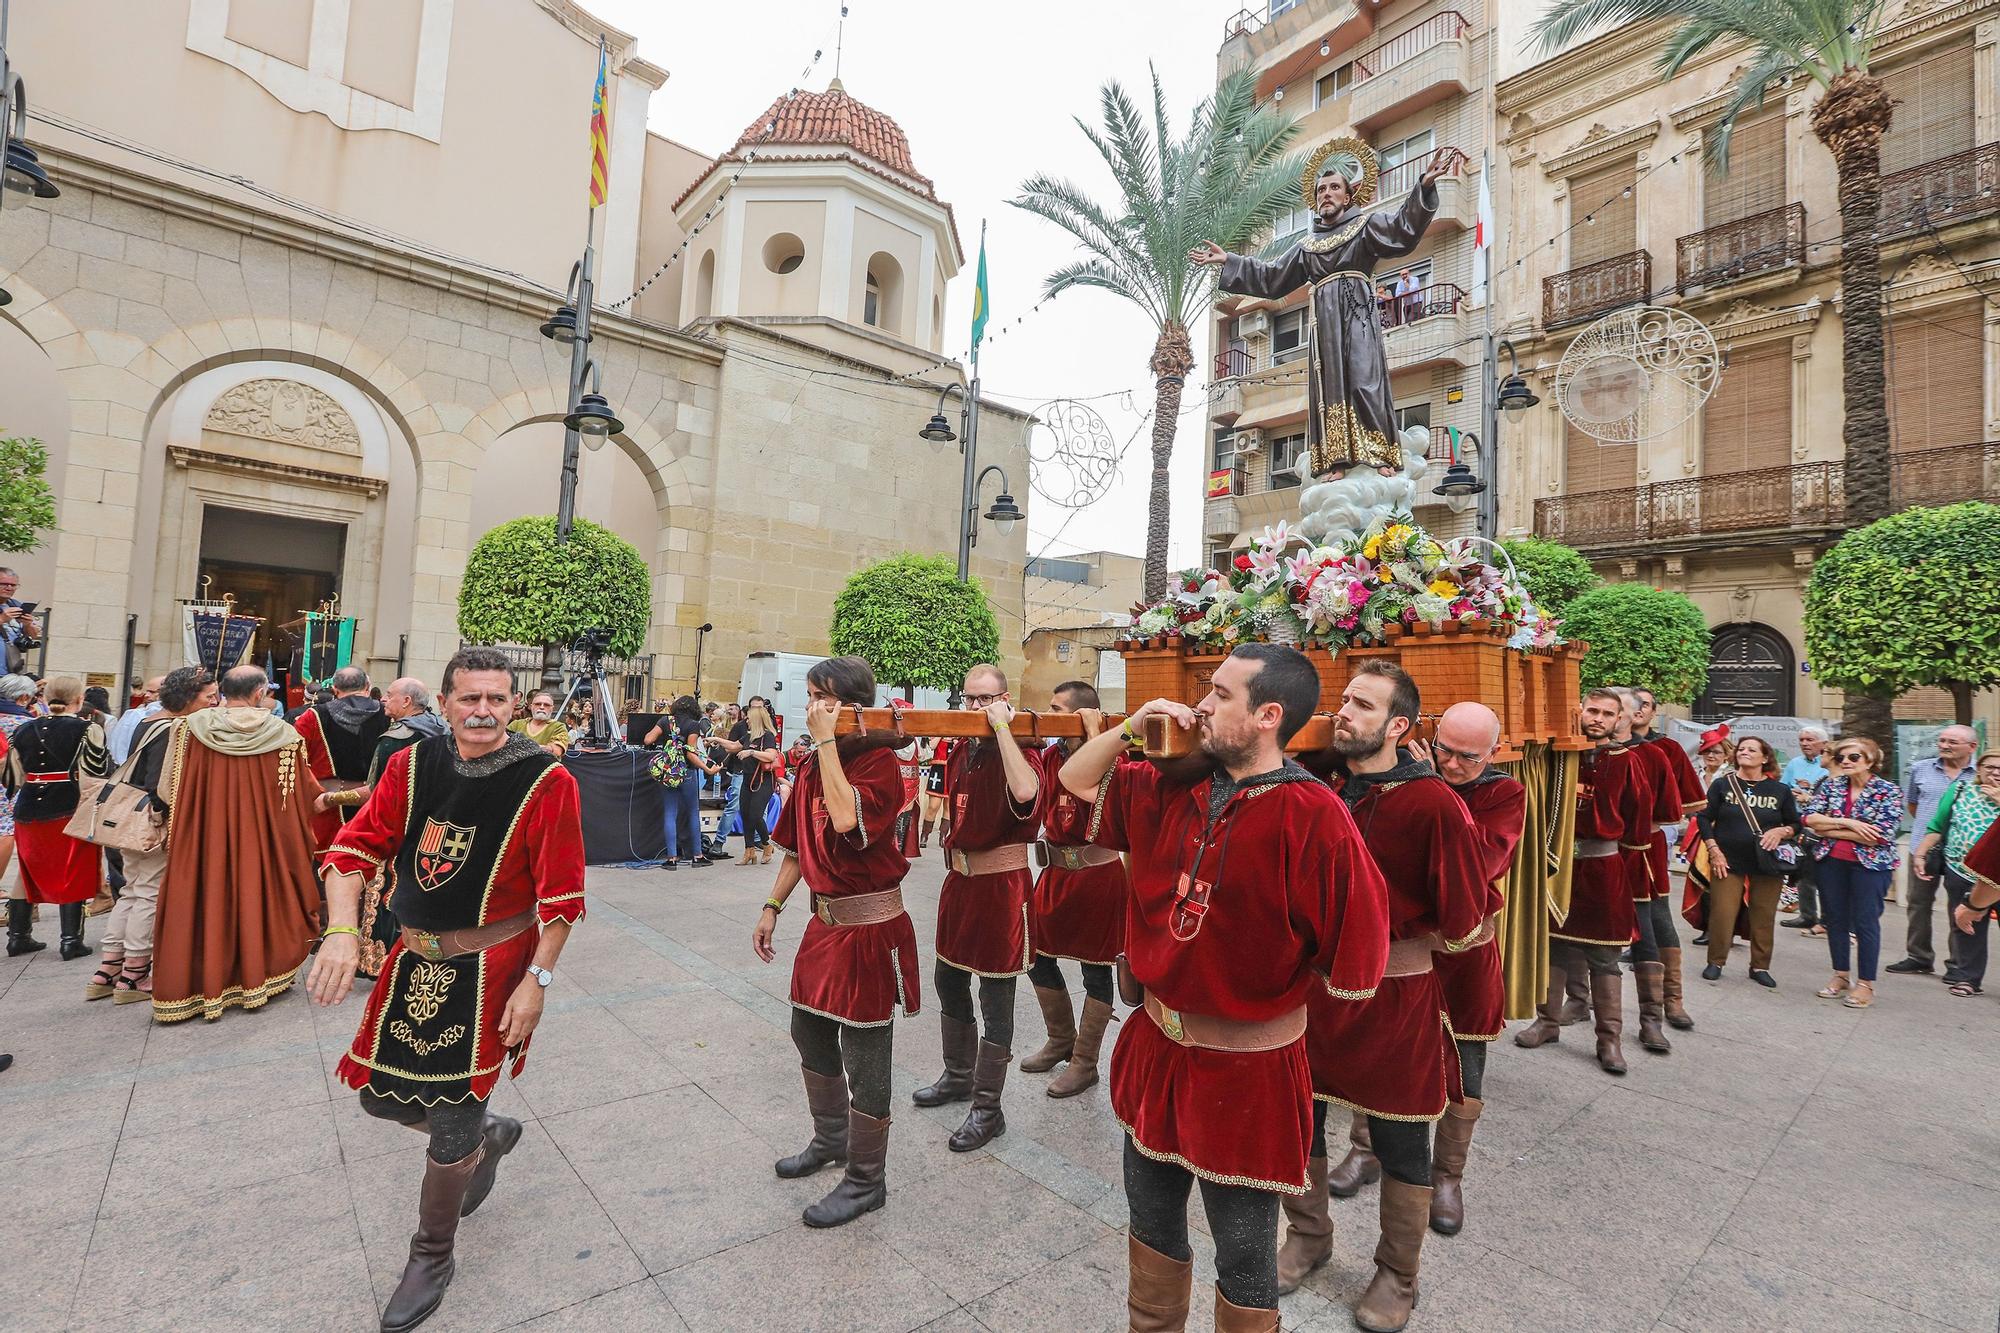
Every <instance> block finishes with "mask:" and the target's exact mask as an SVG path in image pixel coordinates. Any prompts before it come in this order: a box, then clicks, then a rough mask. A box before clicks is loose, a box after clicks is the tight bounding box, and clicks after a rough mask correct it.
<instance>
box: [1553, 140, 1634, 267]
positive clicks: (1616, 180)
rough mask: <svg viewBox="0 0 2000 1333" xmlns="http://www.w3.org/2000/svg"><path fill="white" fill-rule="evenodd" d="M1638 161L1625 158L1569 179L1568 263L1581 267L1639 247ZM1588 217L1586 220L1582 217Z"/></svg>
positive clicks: (1613, 257)
mask: <svg viewBox="0 0 2000 1333" xmlns="http://www.w3.org/2000/svg"><path fill="white" fill-rule="evenodd" d="M1637 177H1638V164H1637V163H1636V162H1635V161H1634V160H1633V159H1630V158H1628V159H1626V160H1625V161H1623V162H1620V163H1618V164H1617V165H1616V166H1614V167H1610V168H1608V169H1607V170H1604V171H1597V172H1592V173H1591V174H1590V175H1588V176H1572V177H1571V178H1570V182H1569V215H1570V220H1571V222H1572V223H1573V224H1574V225H1573V227H1572V228H1571V230H1570V233H1569V266H1570V267H1571V268H1582V267H1583V266H1584V265H1586V264H1595V263H1596V262H1597V261H1599V260H1600V259H1615V258H1617V257H1618V256H1619V255H1626V254H1630V253H1632V251H1634V250H1636V249H1638V248H1639V242H1638V234H1639V226H1638V223H1639V197H1638V196H1639V191H1638V189H1637ZM1586 218H1588V219H1589V221H1588V222H1586V221H1585V220H1584V219H1586Z"/></svg>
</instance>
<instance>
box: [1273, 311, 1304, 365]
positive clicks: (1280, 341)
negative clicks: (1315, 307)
mask: <svg viewBox="0 0 2000 1333" xmlns="http://www.w3.org/2000/svg"><path fill="white" fill-rule="evenodd" d="M1305 354H1306V308H1305V307H1304V306H1298V307H1296V308H1295V309H1292V310H1281V311H1279V312H1278V315H1277V318H1275V319H1273V320H1272V321H1271V363H1272V364H1273V365H1281V364H1283V363H1284V362H1286V361H1296V360H1297V359H1298V358H1300V357H1302V356H1304V355H1305Z"/></svg>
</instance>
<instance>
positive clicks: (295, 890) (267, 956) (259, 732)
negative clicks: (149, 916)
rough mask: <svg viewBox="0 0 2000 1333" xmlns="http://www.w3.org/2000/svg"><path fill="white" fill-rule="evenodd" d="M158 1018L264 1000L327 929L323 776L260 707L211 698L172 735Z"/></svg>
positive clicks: (157, 940) (157, 939)
mask: <svg viewBox="0 0 2000 1333" xmlns="http://www.w3.org/2000/svg"><path fill="white" fill-rule="evenodd" d="M164 788H165V790H164V793H163V795H164V799H165V801H166V804H167V807H168V815H167V868H166V877H165V879H164V880H163V881H162V883H161V889H160V905H159V915H158V917H157V918H156V919H155V921H154V926H153V1018H154V1019H155V1020H156V1021H158V1022H161V1023H178V1022H180V1021H182V1020H183V1019H188V1018H193V1017H195V1016H197V1015H199V1016H200V1017H202V1018H205V1019H208V1020H210V1021H211V1022H212V1021H214V1020H215V1019H218V1018H220V1017H222V1014H223V1011H224V1010H225V1009H228V1008H230V1007H232V1006H235V1007H239V1008H243V1009H261V1008H263V1006H264V1005H265V1004H266V1003H267V1002H268V1001H269V1000H270V998H271V997H272V996H274V995H277V994H280V993H282V992H283V991H284V990H285V989H287V988H288V987H289V986H290V985H291V984H292V982H293V980H294V978H295V977H296V976H297V975H298V970H299V967H300V966H301V965H302V964H303V963H304V962H305V960H306V954H307V953H308V951H309V950H310V949H311V948H312V942H313V939H314V938H315V937H316V936H317V935H318V934H319V923H320V898H319V886H318V885H317V884H316V883H314V881H313V869H312V829H311V826H310V823H309V820H310V817H311V811H312V803H313V798H314V797H315V796H317V795H318V794H319V784H318V783H317V782H315V781H314V779H313V776H312V774H311V773H310V772H309V771H307V769H306V764H305V747H304V745H303V743H302V742H301V741H300V740H299V733H298V732H297V731H295V730H293V728H292V727H291V725H290V724H289V723H287V722H285V721H284V720H283V719H282V718H279V717H277V716H275V715H273V714H272V713H270V712H268V711H266V710H264V709H262V708H248V707H242V708H204V709H201V710H200V711H198V712H195V713H193V714H191V715H189V716H188V717H187V718H185V719H183V720H182V722H181V724H180V726H179V727H178V728H177V729H176V730H175V732H174V736H173V752H172V754H171V755H170V756H169V758H168V761H167V776H166V781H165V783H164Z"/></svg>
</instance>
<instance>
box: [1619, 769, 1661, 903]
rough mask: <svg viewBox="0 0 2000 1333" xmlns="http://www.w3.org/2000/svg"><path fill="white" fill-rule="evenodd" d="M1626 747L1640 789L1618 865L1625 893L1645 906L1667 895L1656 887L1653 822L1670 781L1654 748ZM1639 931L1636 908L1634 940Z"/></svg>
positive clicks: (1621, 843) (1635, 782)
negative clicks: (1666, 783)
mask: <svg viewBox="0 0 2000 1333" xmlns="http://www.w3.org/2000/svg"><path fill="white" fill-rule="evenodd" d="M1624 745H1625V753H1626V755H1627V757H1628V758H1629V759H1630V761H1631V765H1632V779H1631V780H1632V783H1633V785H1634V786H1635V787H1637V788H1638V812H1637V814H1636V816H1635V817H1633V818H1632V819H1630V820H1628V821H1627V823H1626V825H1625V836H1624V837H1622V838H1620V839H1619V841H1618V861H1619V864H1620V865H1621V866H1623V867H1624V871H1625V891H1626V892H1627V893H1629V894H1631V895H1632V901H1633V902H1635V903H1645V902H1649V901H1651V900H1652V899H1653V898H1654V897H1655V896H1656V894H1658V893H1662V892H1664V890H1662V889H1660V888H1658V887H1657V886H1656V885H1655V884H1654V883H1653V862H1652V854H1653V835H1654V834H1655V833H1657V832H1658V830H1657V829H1655V828H1654V827H1653V821H1654V818H1655V816H1656V815H1657V814H1658V812H1659V810H1660V803H1661V791H1660V788H1661V786H1662V785H1663V783H1665V782H1669V781H1671V778H1670V777H1669V775H1668V773H1667V771H1666V769H1665V768H1664V767H1663V766H1661V765H1660V763H1659V759H1658V757H1657V752H1656V751H1654V750H1653V749H1652V747H1651V746H1648V745H1644V744H1636V745H1635V744H1633V743H1632V742H1631V741H1626V742H1624ZM1666 799H1667V800H1668V801H1672V800H1673V797H1672V796H1671V795H1668V796H1667V797H1666ZM1660 845H1661V847H1662V848H1664V847H1665V846H1666V842H1665V840H1664V839H1662V840H1661V843H1660ZM1638 931H1639V917H1638V909H1637V908H1635V909H1633V915H1632V932H1633V933H1632V938H1633V939H1637V938H1638V937H1639V935H1638ZM1627 943H1630V941H1627Z"/></svg>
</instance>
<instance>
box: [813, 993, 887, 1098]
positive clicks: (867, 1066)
mask: <svg viewBox="0 0 2000 1333" xmlns="http://www.w3.org/2000/svg"><path fill="white" fill-rule="evenodd" d="M895 1034H896V1025H895V1024H894V1023H884V1024H882V1026H880V1027H872V1028H858V1027H854V1026H852V1025H851V1024H847V1023H842V1022H840V1021H838V1020H837V1019H832V1018H828V1017H826V1016H825V1015H823V1014H814V1013H808V1012H806V1011H805V1010H804V1009H794V1010H792V1045H794V1046H796V1047H798V1048H799V1063H800V1064H802V1065H804V1066H805V1067H806V1068H807V1069H810V1070H812V1071H813V1073H815V1074H819V1075H822V1076H824V1077H826V1078H835V1077H838V1076H839V1075H840V1073H841V1072H842V1071H843V1070H845V1072H846V1074H847V1100H848V1101H849V1102H850V1103H852V1104H853V1107H854V1109H855V1110H857V1111H859V1112H861V1114H863V1115H865V1116H872V1117H874V1118H875V1119H877V1120H883V1119H886V1118H887V1117H888V1115H889V1065H890V1055H891V1050H892V1048H893V1046H894V1044H895Z"/></svg>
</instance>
